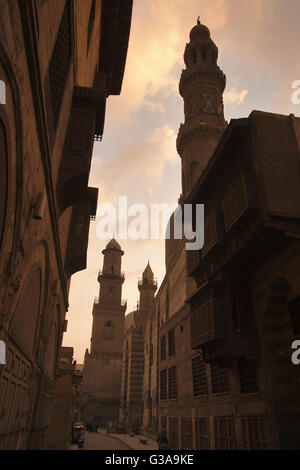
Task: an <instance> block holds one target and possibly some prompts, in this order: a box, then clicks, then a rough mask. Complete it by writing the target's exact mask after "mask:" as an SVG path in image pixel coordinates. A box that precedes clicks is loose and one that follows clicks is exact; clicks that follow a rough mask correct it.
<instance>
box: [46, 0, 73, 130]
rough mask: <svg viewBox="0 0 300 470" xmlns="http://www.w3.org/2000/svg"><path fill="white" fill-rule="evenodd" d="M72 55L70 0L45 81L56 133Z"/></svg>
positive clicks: (67, 2)
mask: <svg viewBox="0 0 300 470" xmlns="http://www.w3.org/2000/svg"><path fill="white" fill-rule="evenodd" d="M71 55H72V50H71V6H70V0H67V1H66V6H65V9H64V12H63V14H62V19H61V22H60V26H59V30H58V33H57V37H56V41H55V46H54V49H53V53H52V56H51V60H50V62H49V67H48V71H47V75H46V79H45V94H46V99H47V107H48V111H49V115H50V116H51V118H52V119H51V121H52V122H51V128H52V130H53V131H54V132H55V131H56V128H57V124H58V118H59V113H60V108H61V104H62V99H63V95H64V91H65V85H66V81H67V77H68V73H69V68H70V63H71Z"/></svg>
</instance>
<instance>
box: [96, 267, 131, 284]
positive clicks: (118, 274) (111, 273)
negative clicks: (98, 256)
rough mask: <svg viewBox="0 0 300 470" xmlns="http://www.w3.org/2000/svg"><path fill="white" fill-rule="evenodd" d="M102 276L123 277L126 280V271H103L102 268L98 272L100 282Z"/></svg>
mask: <svg viewBox="0 0 300 470" xmlns="http://www.w3.org/2000/svg"><path fill="white" fill-rule="evenodd" d="M102 277H103V278H106V279H121V280H122V281H124V279H125V273H124V272H119V273H115V272H109V271H103V270H102V269H100V270H99V272H98V282H100V280H101V278H102Z"/></svg>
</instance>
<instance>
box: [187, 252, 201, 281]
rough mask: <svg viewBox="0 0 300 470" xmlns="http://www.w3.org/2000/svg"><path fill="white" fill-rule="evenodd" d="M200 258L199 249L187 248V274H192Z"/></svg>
mask: <svg viewBox="0 0 300 470" xmlns="http://www.w3.org/2000/svg"><path fill="white" fill-rule="evenodd" d="M200 259H201V251H200V250H188V251H187V268H188V275H189V276H192V275H193V274H194V272H195V270H196V269H197V268H198V266H199V264H200Z"/></svg>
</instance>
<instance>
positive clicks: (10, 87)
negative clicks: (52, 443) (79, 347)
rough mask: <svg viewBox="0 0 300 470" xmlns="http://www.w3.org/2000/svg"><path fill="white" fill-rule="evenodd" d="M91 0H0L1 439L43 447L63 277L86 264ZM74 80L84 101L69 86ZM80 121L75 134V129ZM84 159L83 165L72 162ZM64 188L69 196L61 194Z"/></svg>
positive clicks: (92, 107) (94, 38)
mask: <svg viewBox="0 0 300 470" xmlns="http://www.w3.org/2000/svg"><path fill="white" fill-rule="evenodd" d="M129 3H130V2H127V6H128V5H129ZM65 5H66V7H65ZM68 5H69V9H68ZM92 5H93V2H92V0H88V1H87V0H84V1H83V0H76V1H75V2H63V1H58V0H53V1H51V2H41V1H28V2H23V1H17V0H12V1H11V0H10V1H6V0H1V1H0V78H1V80H4V81H5V84H6V97H7V102H6V104H5V105H2V104H1V105H0V129H1V132H2V133H3V135H4V139H5V140H4V139H2V143H3V142H5V148H4V149H3V150H4V151H2V149H1V169H2V167H3V169H4V171H1V174H0V178H1V181H0V186H1V187H2V188H4V189H3V196H4V198H3V199H2V198H1V199H2V200H5V204H4V205H1V217H0V221H1V225H0V230H1V233H0V243H1V245H0V250H1V251H0V305H1V307H0V331H1V333H0V337H1V339H2V340H4V341H5V343H6V345H7V358H8V360H7V364H6V365H4V366H0V397H1V398H0V416H1V422H0V442H1V444H0V447H1V448H3V449H15V448H20V449H27V448H36V449H43V448H45V447H46V440H47V432H48V427H49V419H50V412H51V406H52V402H53V397H54V393H55V378H56V371H57V367H58V351H59V347H60V346H61V343H62V335H63V332H64V330H65V312H66V310H67V308H68V292H69V286H70V275H71V274H73V273H74V272H76V271H78V270H80V269H84V268H85V262H86V249H87V241H88V230H89V220H90V216H91V213H92V210H91V206H92V204H94V205H96V200H95V199H96V198H95V195H96V192H94V196H93V198H90V196H89V193H88V188H87V181H88V174H89V165H90V158H91V153H92V147H93V140H94V135H93V132H94V128H95V119H96V117H95V115H96V107H97V106H98V103H99V100H100V98H95V97H94V95H95V94H96V95H97V93H98V91H97V89H96V91H95V90H94V91H91V88H90V87H92V86H93V84H94V77H95V72H96V71H97V70H98V65H99V64H98V63H99V51H100V37H101V24H100V16H101V5H102V2H101V1H100V0H96V2H95V15H94V21H92V25H93V29H92V35H91V42H90V46H89V51H88V54H83V51H84V49H87V44H86V41H87V39H86V38H87V31H88V23H89V20H90V12H91V6H92ZM65 8H66V9H65ZM126 34H127V32H126ZM126 34H125V36H126ZM57 40H59V41H61V42H60V43H59V45H58V47H56V48H55V45H56V43H57ZM125 41H126V37H125ZM127 41H128V35H127ZM107 45H108V44H107ZM105 47H106V46H105ZM57 55H58V56H60V59H61V60H62V61H61V62H60V59H59V58H57ZM68 63H69V65H68ZM121 69H122V67H121ZM121 69H120V70H121ZM102 72H103V73H104V72H105V67H103V66H102ZM119 72H120V71H118V73H119ZM50 75H51V77H52V78H51V77H50ZM113 75H114V74H111V75H110V76H113ZM49 77H50V78H49ZM51 80H53V81H52V82H51ZM51 83H52V85H53V84H54V85H55V86H57V87H58V88H56V89H54V88H53V87H52V88H51V86H52V85H51ZM74 87H75V88H74ZM76 87H77V88H76ZM78 87H85V88H84V90H83V91H84V92H86V93H87V95H88V98H86V100H85V98H83V97H82V95H79V96H78V93H79V92H78ZM80 90H81V91H80V93H82V88H81V89H80ZM76 93H77V95H76ZM91 93H92V95H93V94H94V95H93V96H92V97H91V96H90V94H91ZM99 93H100V95H101V93H102V95H101V96H103V98H101V100H102V101H101V100H100V101H101V102H102V104H103V102H105V97H106V96H107V95H108V94H109V93H110V90H107V91H105V89H104V86H102V88H101V89H100V91H99ZM75 95H76V96H75ZM97 99H98V101H96V100H97ZM102 108H103V106H102ZM80 113H81V114H80ZM83 115H84V116H85V119H84V120H83V121H81V123H80V119H81V118H82V116H83ZM76 119H77V121H76ZM103 119H104V115H103ZM80 124H81V128H83V130H84V135H78V133H77V131H76V126H80ZM83 124H84V125H83ZM100 124H101V123H100ZM85 126H86V127H85ZM100 127H101V125H100ZM86 128H88V129H87V130H88V132H86ZM76 139H77V140H76ZM76 152H77V153H76ZM78 152H79V154H80V158H81V160H80V158H79V159H78ZM82 154H83V156H84V158H82ZM70 156H72V160H71V161H72V163H71V164H70V160H68V158H70ZM83 160H84V163H85V168H84V169H83V168H80V167H79V166H78V162H80V161H83ZM73 165H75V166H76V165H77V167H76V168H75V167H73ZM70 172H71V177H77V178H78V177H80V178H81V179H80V184H73V186H72V190H73V192H71V191H66V186H64V184H65V183H66V182H68V183H70V181H71V179H70ZM68 178H69V180H68ZM74 181H79V180H73V183H74ZM71 183H72V181H71ZM69 188H70V186H69ZM80 190H81V191H82V192H81V193H80V194H79V192H80ZM66 195H68V197H69V196H71V197H69V199H68V200H67V201H66V200H64V198H65V197H66ZM1 196H2V193H1ZM39 198H40V199H39ZM80 198H81V199H80ZM38 202H40V203H41V206H43V210H41V218H40V219H39V220H38V219H36V218H34V217H33V216H34V212H35V208H36V207H37V203H38ZM80 220H81V222H80ZM83 220H84V223H82V221H83ZM79 222H80V224H79ZM78 224H79V225H78ZM49 332H50V333H49ZM3 411H5V412H4V413H3Z"/></svg>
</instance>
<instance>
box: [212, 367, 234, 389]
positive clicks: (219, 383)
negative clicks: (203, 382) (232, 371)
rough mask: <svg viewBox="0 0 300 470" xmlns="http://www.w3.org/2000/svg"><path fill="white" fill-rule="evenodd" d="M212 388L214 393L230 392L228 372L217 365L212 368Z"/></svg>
mask: <svg viewBox="0 0 300 470" xmlns="http://www.w3.org/2000/svg"><path fill="white" fill-rule="evenodd" d="M211 388H212V393H222V392H229V390H230V387H229V377H228V370H227V369H222V368H221V367H219V366H218V365H217V364H213V365H212V366H211Z"/></svg>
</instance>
